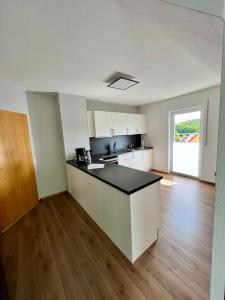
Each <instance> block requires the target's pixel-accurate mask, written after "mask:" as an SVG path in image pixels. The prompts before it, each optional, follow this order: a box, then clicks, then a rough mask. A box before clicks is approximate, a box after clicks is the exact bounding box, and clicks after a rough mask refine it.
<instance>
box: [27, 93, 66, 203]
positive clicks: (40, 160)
mask: <svg viewBox="0 0 225 300" xmlns="http://www.w3.org/2000/svg"><path fill="white" fill-rule="evenodd" d="M27 101H28V108H29V114H30V121H31V131H32V135H33V140H34V151H35V156H36V162H37V165H36V178H37V186H38V194H39V198H43V197H46V196H49V195H53V194H56V193H59V192H62V191H65V190H66V189H67V182H66V171H65V156H64V147H63V137H62V129H61V122H60V112H59V103H58V96H56V95H53V94H47V93H35V92H27Z"/></svg>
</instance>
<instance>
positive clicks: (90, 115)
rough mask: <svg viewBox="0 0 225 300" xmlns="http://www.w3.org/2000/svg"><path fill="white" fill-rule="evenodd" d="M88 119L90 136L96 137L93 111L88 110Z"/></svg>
mask: <svg viewBox="0 0 225 300" xmlns="http://www.w3.org/2000/svg"><path fill="white" fill-rule="evenodd" d="M87 119H88V133H89V137H95V121H94V112H93V111H87Z"/></svg>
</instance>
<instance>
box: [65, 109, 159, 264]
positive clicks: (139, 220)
mask: <svg viewBox="0 0 225 300" xmlns="http://www.w3.org/2000/svg"><path fill="white" fill-rule="evenodd" d="M88 128H89V137H91V141H90V149H91V152H92V153H93V155H92V157H91V155H90V152H89V151H86V150H85V148H77V149H76V157H75V159H73V160H68V161H67V164H68V166H67V177H68V182H69V193H70V194H71V195H72V196H73V197H74V199H76V201H78V203H79V204H80V205H81V206H82V207H83V208H84V209H85V211H86V212H87V213H88V214H89V215H90V216H91V217H92V218H93V219H94V220H95V222H96V223H97V224H98V225H99V226H100V227H101V229H102V230H103V231H104V232H105V233H106V234H107V235H108V236H109V237H110V239H111V240H112V241H113V242H114V243H115V244H116V245H117V246H118V248H119V249H120V250H121V251H122V252H123V253H124V254H125V255H126V256H127V258H128V259H129V260H130V261H131V262H132V263H133V262H134V261H135V260H137V259H138V257H139V256H140V255H142V254H143V253H144V251H146V249H147V248H149V247H150V246H151V245H152V244H153V243H154V242H155V241H156V240H157V238H158V230H159V227H160V204H159V203H160V185H159V181H160V180H161V179H162V176H157V175H154V174H149V173H148V171H150V169H151V166H152V150H153V147H146V148H145V147H144V141H142V143H141V134H144V133H146V131H147V118H146V116H145V115H141V114H128V113H115V112H112V113H111V112H103V111H94V112H90V111H88ZM129 133H130V134H129ZM134 133H136V134H134ZM117 135H120V137H119V138H118V139H117V137H116V136H117ZM93 136H95V137H97V138H99V137H100V139H98V140H95V138H93ZM105 136H107V137H108V138H107V139H105V138H103V137H105ZM110 136H111V138H109V137H110ZM112 136H113V137H114V139H113V138H112ZM111 139H112V141H111ZM131 141H132V142H133V144H129V142H131ZM117 142H118V150H117ZM127 142H128V144H127V145H126V143H127ZM111 144H113V146H112V148H111ZM141 144H142V146H141ZM104 151H107V152H106V153H105V152H104ZM99 152H100V153H99ZM134 169H136V170H137V171H136V170H134ZM144 171H146V173H144ZM84 173H85V174H84ZM92 177H94V179H93V178H92ZM96 179H97V180H96ZM102 182H103V183H102ZM115 216H116V218H115Z"/></svg>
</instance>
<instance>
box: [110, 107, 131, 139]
mask: <svg viewBox="0 0 225 300" xmlns="http://www.w3.org/2000/svg"><path fill="white" fill-rule="evenodd" d="M127 115H128V114H126V113H114V112H113V113H112V128H113V135H127V134H128V127H127Z"/></svg>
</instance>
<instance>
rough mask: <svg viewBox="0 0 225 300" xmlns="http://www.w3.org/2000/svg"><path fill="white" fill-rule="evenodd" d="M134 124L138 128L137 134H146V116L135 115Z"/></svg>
mask: <svg viewBox="0 0 225 300" xmlns="http://www.w3.org/2000/svg"><path fill="white" fill-rule="evenodd" d="M136 122H137V125H136V126H137V128H138V130H137V131H138V134H144V133H147V116H146V115H136Z"/></svg>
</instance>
